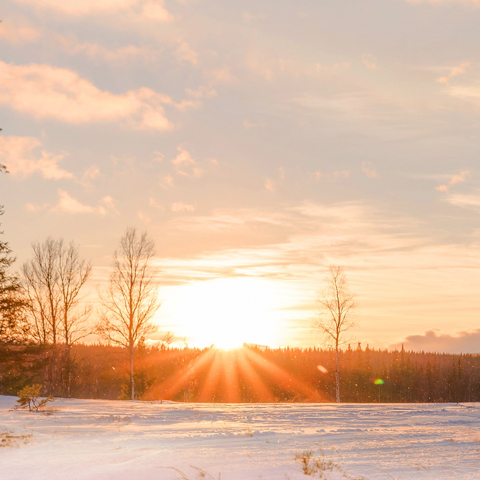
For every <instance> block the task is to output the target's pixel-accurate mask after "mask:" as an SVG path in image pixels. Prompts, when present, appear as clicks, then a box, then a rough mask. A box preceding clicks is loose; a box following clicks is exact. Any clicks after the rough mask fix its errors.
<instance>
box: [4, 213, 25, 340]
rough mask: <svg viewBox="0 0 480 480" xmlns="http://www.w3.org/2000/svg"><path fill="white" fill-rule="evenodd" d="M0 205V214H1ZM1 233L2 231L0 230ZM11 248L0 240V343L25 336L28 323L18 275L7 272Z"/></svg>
mask: <svg viewBox="0 0 480 480" xmlns="http://www.w3.org/2000/svg"><path fill="white" fill-rule="evenodd" d="M3 213H4V211H3V207H1V206H0V215H3ZM0 234H3V232H0ZM11 253H12V250H11V249H10V247H9V245H8V243H7V242H5V241H0V343H1V344H6V343H13V342H18V341H21V340H23V339H24V338H25V336H26V334H27V331H28V325H27V323H26V322H25V317H24V307H25V302H24V300H23V297H22V295H21V293H20V284H19V281H18V277H17V276H16V275H13V274H11V273H10V272H9V268H10V266H11V265H12V263H13V262H14V261H15V258H13V257H11V256H10V254H11Z"/></svg>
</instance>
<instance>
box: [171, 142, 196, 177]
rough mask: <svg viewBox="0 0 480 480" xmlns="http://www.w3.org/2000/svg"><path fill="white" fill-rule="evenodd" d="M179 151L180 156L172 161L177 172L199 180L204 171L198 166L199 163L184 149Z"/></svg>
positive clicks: (179, 148) (180, 148)
mask: <svg viewBox="0 0 480 480" xmlns="http://www.w3.org/2000/svg"><path fill="white" fill-rule="evenodd" d="M177 150H178V155H177V156H176V157H175V158H174V159H173V160H171V162H172V164H173V165H174V166H175V170H176V172H177V173H178V174H179V175H183V176H186V177H195V178H199V177H200V175H201V174H202V170H201V168H199V167H198V166H196V165H197V162H196V161H195V160H194V159H193V158H192V157H191V155H190V153H189V152H187V150H185V149H184V148H182V147H178V148H177Z"/></svg>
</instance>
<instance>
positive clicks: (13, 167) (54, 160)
mask: <svg viewBox="0 0 480 480" xmlns="http://www.w3.org/2000/svg"><path fill="white" fill-rule="evenodd" d="M41 147H42V144H41V143H40V142H39V141H38V140H37V139H36V138H33V137H15V136H10V137H0V158H1V159H2V160H1V163H5V164H6V165H7V167H8V170H9V171H10V173H11V174H12V175H18V176H27V175H31V174H33V173H36V172H38V173H40V174H41V175H42V176H43V178H48V179H52V180H60V179H62V178H72V177H73V174H72V173H71V172H68V171H66V170H63V169H62V168H60V167H59V166H58V163H59V162H60V161H61V160H62V159H63V158H64V157H65V155H64V154H59V155H54V154H52V153H49V152H47V151H45V150H41Z"/></svg>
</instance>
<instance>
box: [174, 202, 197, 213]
mask: <svg viewBox="0 0 480 480" xmlns="http://www.w3.org/2000/svg"><path fill="white" fill-rule="evenodd" d="M170 210H171V211H172V212H193V211H194V210H195V206H194V205H190V204H188V203H183V202H176V203H172V205H171V206H170Z"/></svg>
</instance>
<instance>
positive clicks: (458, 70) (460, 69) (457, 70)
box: [437, 3, 480, 84]
mask: <svg viewBox="0 0 480 480" xmlns="http://www.w3.org/2000/svg"><path fill="white" fill-rule="evenodd" d="M479 4H480V3H479ZM469 68H470V63H469V62H464V63H461V64H460V65H458V66H456V67H453V68H452V69H451V70H450V73H449V74H448V75H447V76H446V77H439V78H437V82H439V83H446V84H448V81H449V80H450V79H451V78H452V77H456V76H457V75H463V74H464V73H466V72H467V70H468V69H469Z"/></svg>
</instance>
